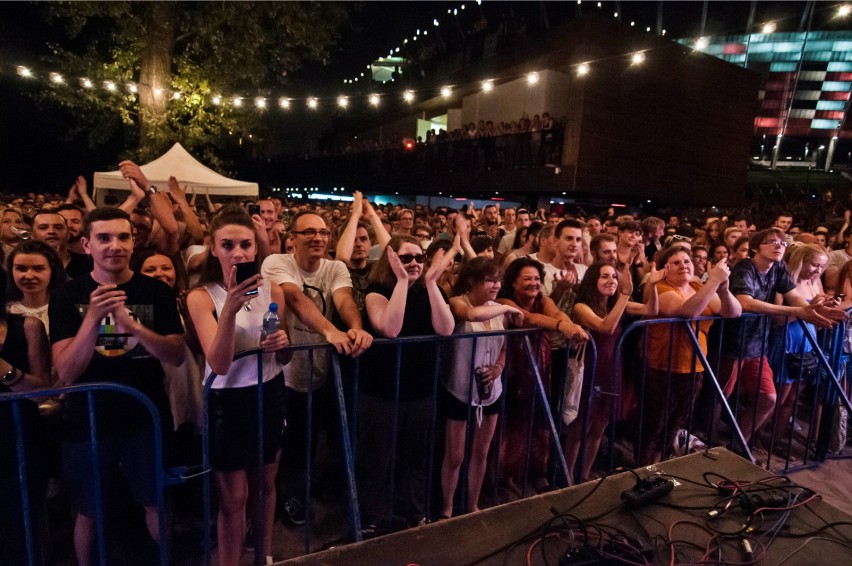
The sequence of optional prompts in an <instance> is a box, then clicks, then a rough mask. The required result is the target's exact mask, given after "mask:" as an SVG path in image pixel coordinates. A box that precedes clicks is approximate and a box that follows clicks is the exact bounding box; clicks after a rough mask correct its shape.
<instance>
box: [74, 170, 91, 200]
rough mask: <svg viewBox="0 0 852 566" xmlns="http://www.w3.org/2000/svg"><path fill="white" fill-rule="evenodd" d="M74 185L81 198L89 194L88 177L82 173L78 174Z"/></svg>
mask: <svg viewBox="0 0 852 566" xmlns="http://www.w3.org/2000/svg"><path fill="white" fill-rule="evenodd" d="M74 187H75V188H76V189H77V194H78V195H79V196H80V198H84V197H86V196H88V194H89V192H88V188H89V186H88V184H87V183H86V178H85V177H83V176H82V175H78V176H77V180H76V181H75V182H74Z"/></svg>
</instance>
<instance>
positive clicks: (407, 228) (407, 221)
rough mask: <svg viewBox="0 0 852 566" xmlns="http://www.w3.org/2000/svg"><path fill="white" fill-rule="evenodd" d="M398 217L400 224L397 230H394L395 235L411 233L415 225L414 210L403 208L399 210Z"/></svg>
mask: <svg viewBox="0 0 852 566" xmlns="http://www.w3.org/2000/svg"><path fill="white" fill-rule="evenodd" d="M397 219H398V220H399V224H398V226H397V229H396V232H394V236H409V235H411V229H412V228H413V227H414V212H412V211H411V210H410V209H408V208H403V209H402V210H400V211H399V216H397Z"/></svg>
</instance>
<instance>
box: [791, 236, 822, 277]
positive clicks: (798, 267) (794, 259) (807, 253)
mask: <svg viewBox="0 0 852 566" xmlns="http://www.w3.org/2000/svg"><path fill="white" fill-rule="evenodd" d="M821 255H823V256H826V257H828V254H827V253H826V251H825V250H824V249H822V248H821V247H819V246H816V245H814V244H798V245H795V246H793V247H792V248H791V249H790V254H789V258H788V259H787V269H789V270H790V275H791V276H792V277H793V281H798V280H799V274H800V273H801V272H802V265H804V264H805V262H806V261H811V260H813V259H815V258H817V257H819V256H821Z"/></svg>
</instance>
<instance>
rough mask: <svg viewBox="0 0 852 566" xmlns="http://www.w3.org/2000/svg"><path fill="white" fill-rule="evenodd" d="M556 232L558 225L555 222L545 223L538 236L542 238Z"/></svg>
mask: <svg viewBox="0 0 852 566" xmlns="http://www.w3.org/2000/svg"><path fill="white" fill-rule="evenodd" d="M555 233H556V227H555V226H554V225H553V224H545V225H543V226H542V227H541V230H539V231H538V237H539V239H541V238H550V237H551V236H553V235H554V234H555Z"/></svg>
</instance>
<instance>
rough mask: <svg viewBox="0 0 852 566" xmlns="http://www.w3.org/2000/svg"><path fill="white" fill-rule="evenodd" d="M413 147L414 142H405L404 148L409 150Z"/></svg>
mask: <svg viewBox="0 0 852 566" xmlns="http://www.w3.org/2000/svg"><path fill="white" fill-rule="evenodd" d="M413 148H414V144H413V143H411V142H405V149H408V150H411V149H413Z"/></svg>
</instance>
